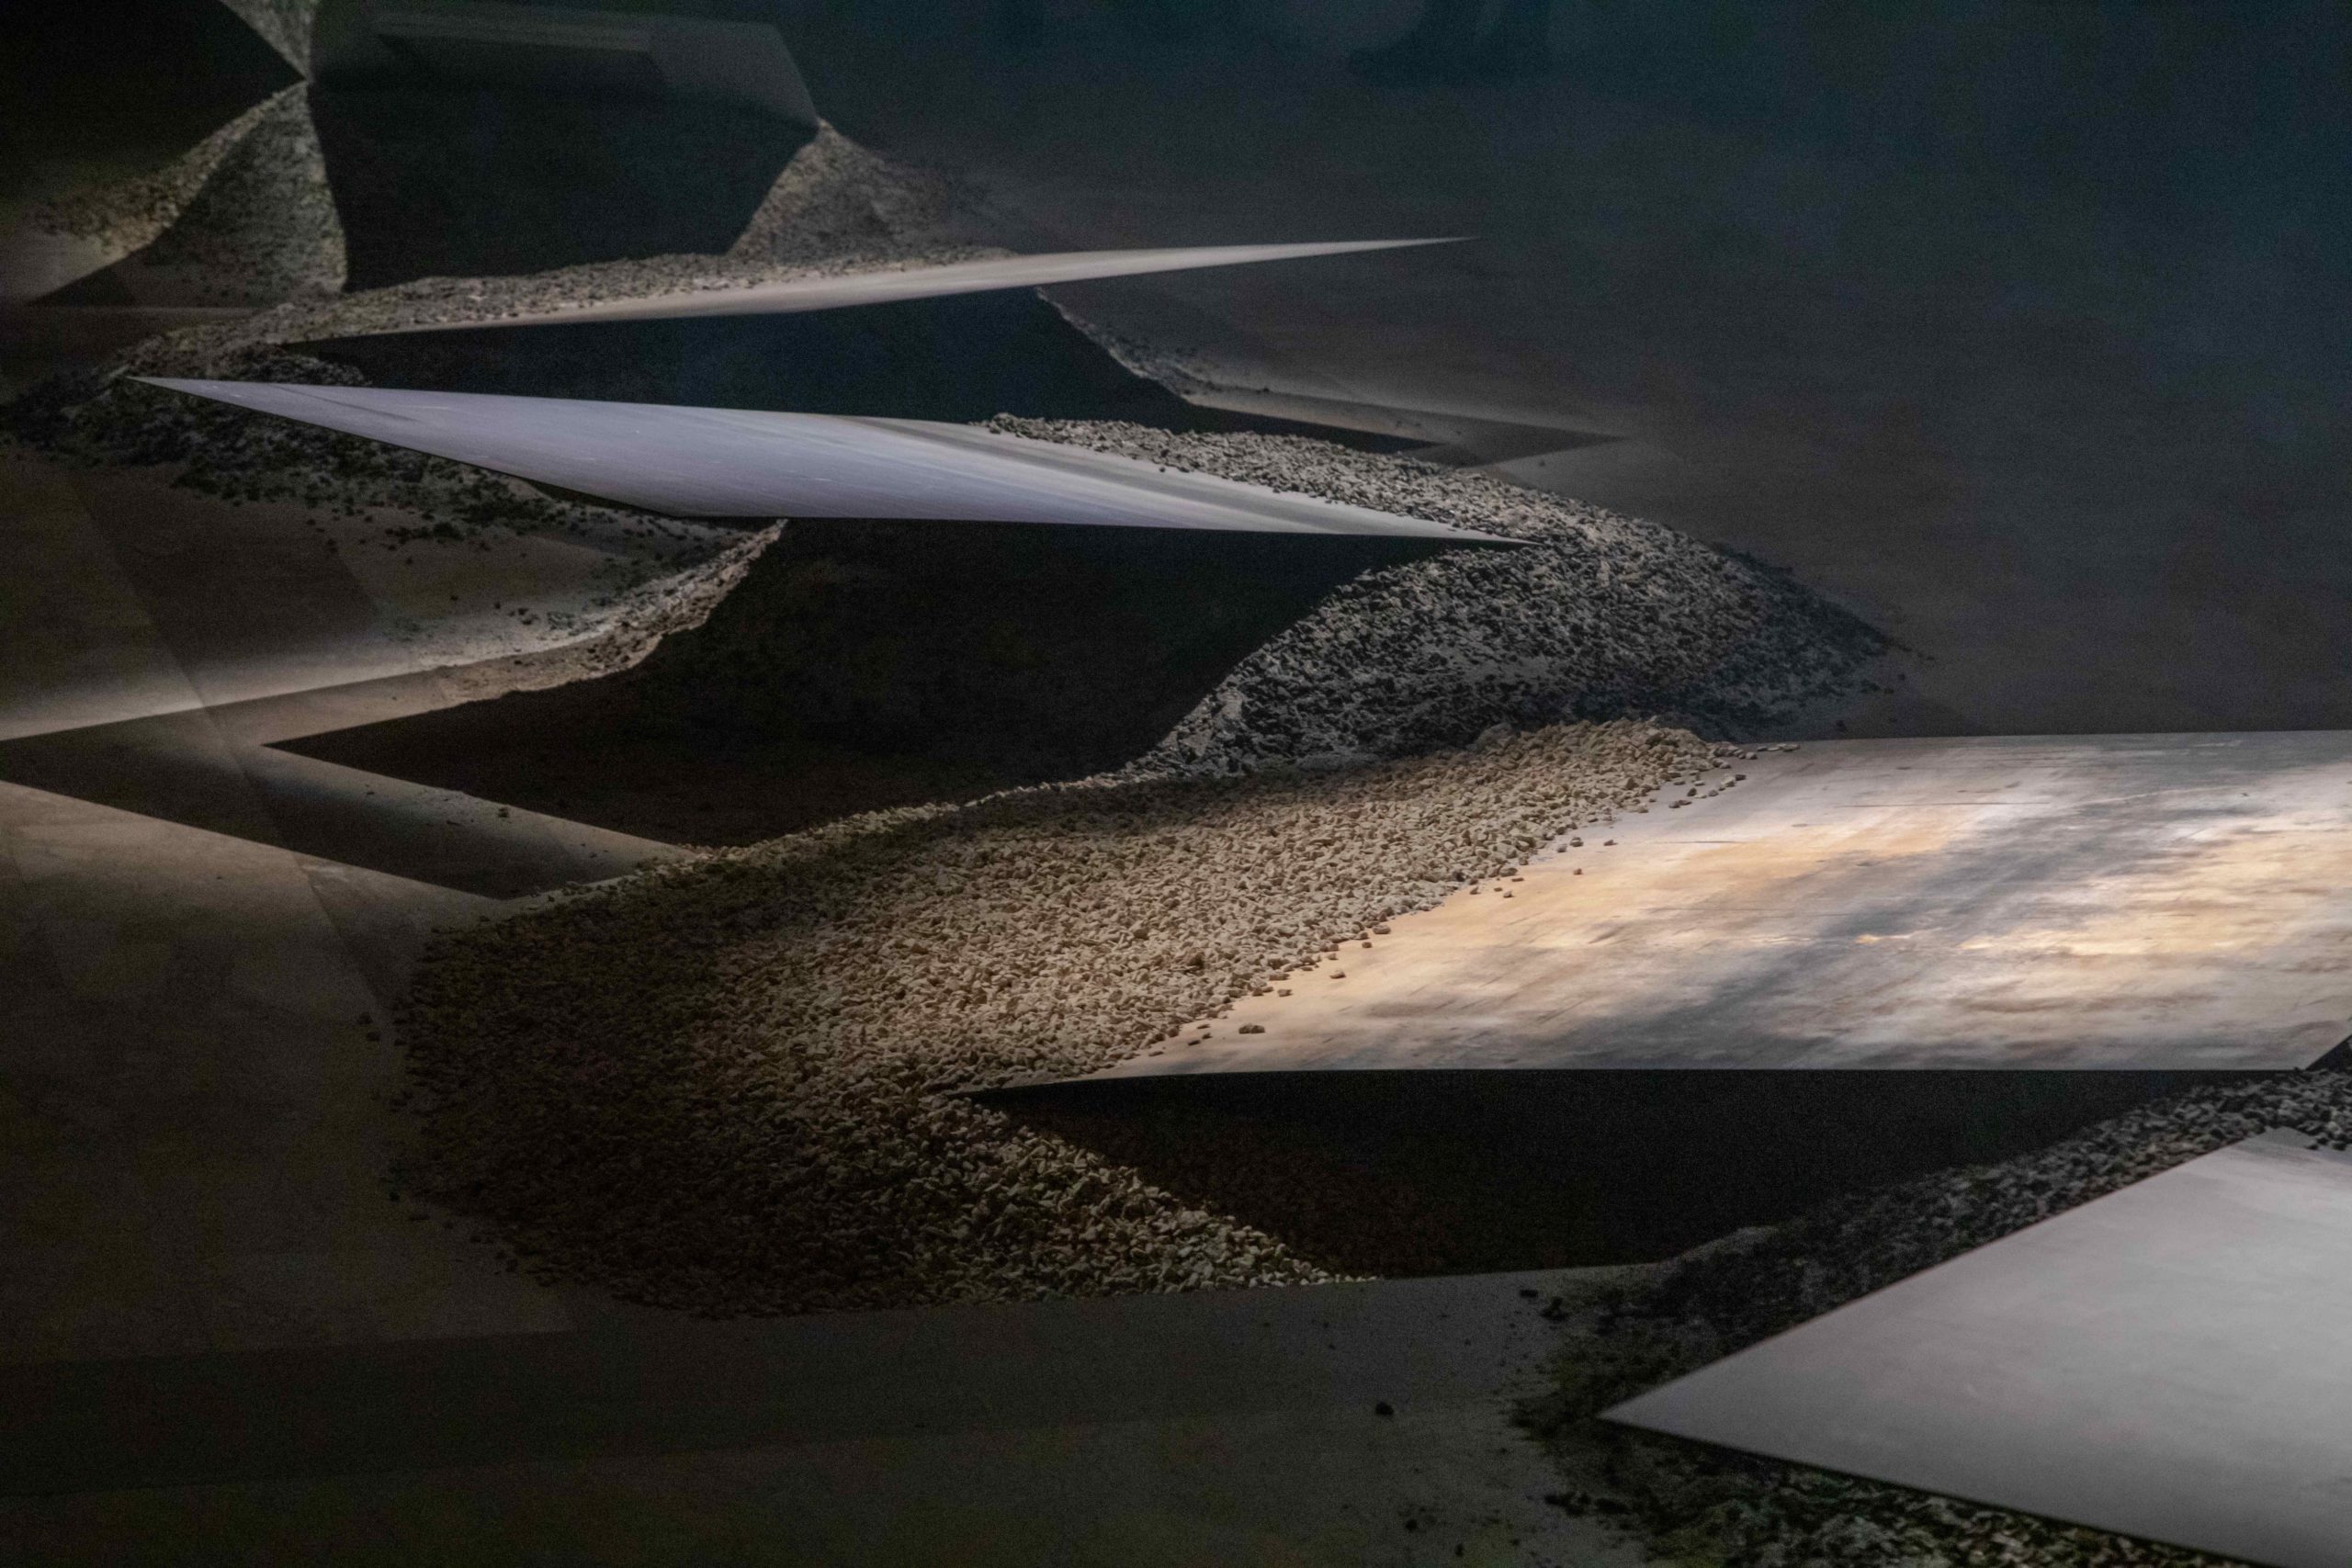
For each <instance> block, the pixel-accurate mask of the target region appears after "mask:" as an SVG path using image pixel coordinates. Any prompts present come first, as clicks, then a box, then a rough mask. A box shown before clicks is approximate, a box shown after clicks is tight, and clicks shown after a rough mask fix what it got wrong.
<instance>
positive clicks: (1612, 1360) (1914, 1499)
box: [1535, 1068, 2352, 1568]
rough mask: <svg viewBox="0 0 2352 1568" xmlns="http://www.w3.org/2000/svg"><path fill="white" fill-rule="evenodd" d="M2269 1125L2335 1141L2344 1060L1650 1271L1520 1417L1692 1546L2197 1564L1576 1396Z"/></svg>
mask: <svg viewBox="0 0 2352 1568" xmlns="http://www.w3.org/2000/svg"><path fill="white" fill-rule="evenodd" d="M2273 1127H2287V1128H2292V1129H2294V1130H2296V1131H2298V1132H2301V1133H2304V1134H2309V1135H2310V1136H2312V1137H2313V1138H2316V1139H2319V1140H2321V1141H2322V1142H2323V1143H2324V1144H2325V1145H2328V1146H2330V1147H2333V1148H2337V1149H2342V1148H2346V1147H2347V1146H2352V1073H2348V1072H2346V1071H2344V1070H2342V1069H2338V1068H2325V1069H2314V1070H2312V1071H2309V1072H2304V1073H2298V1074H2292V1075H2285V1076H2281V1077H2270V1078H2264V1079H2261V1080H2257V1081H2253V1082H2246V1083H2236V1084H2229V1085H2221V1086H2211V1085H2209V1086H2205V1087H2200V1088H2198V1089H2191V1090H2188V1091H2186V1092H2184V1093H2181V1094H2179V1095H2177V1096H2175V1097H2173V1098H2170V1099H2167V1100H2161V1101H2157V1102H2155V1103H2154V1104H2150V1105H2146V1106H2143V1107H2140V1108H2138V1109H2136V1110H2133V1111H2130V1112H2127V1113H2126V1114H2124V1115H2121V1116H2118V1117H2115V1118H2113V1119H2112V1120H2110V1121H2108V1122H2101V1123H2099V1124H2098V1125H2097V1126H2095V1127H2092V1128H2089V1129H2087V1130H2086V1131H2085V1132H2083V1133H2081V1134H2076V1135H2075V1136H2074V1137H2071V1138H2068V1139H2065V1140H2064V1141H2063V1142H2060V1143H2058V1144H2055V1145H2051V1146H2050V1147H2048V1148H2045V1149H2042V1150H2040V1151H2037V1152H2035V1153H2033V1154H2030V1155H2027V1156H2020V1157H2018V1158H2016V1159H2010V1160H2005V1161H2001V1162H1999V1163H1996V1164H1991V1165H1982V1166H1972V1167H1966V1168H1959V1169H1954V1170H1951V1171H1947V1172H1943V1173H1941V1174H1939V1175H1936V1176H1933V1177H1928V1178H1926V1179H1920V1180H1917V1181H1912V1182H1906V1183H1904V1184H1901V1185H1898V1186H1894V1187H1890V1188H1887V1189H1884V1190H1879V1191H1875V1192H1866V1193H1860V1194H1856V1195H1854V1196H1852V1197H1849V1198H1846V1199H1841V1200H1838V1201H1835V1202H1831V1203H1828V1204H1826V1205H1824V1206H1822V1207H1821V1208H1819V1209H1817V1210H1815V1211H1814V1212H1813V1213H1809V1214H1807V1215H1805V1216H1804V1217H1802V1218H1800V1219H1798V1220H1795V1221H1792V1222H1791V1223H1789V1224H1785V1225H1781V1226H1778V1227H1775V1228H1772V1229H1770V1230H1763V1231H1758V1232H1753V1233H1747V1234H1743V1235H1739V1236H1737V1237H1735V1238H1732V1239H1731V1240H1730V1241H1729V1242H1727V1243H1725V1244H1723V1245H1720V1246H1717V1247H1710V1248H1704V1249H1702V1250H1701V1251H1700V1252H1698V1253H1696V1254H1694V1255H1693V1256H1691V1258H1687V1259H1685V1260H1683V1261H1681V1262H1679V1263H1677V1264H1675V1265H1672V1266H1669V1267H1667V1268H1664V1269H1659V1270H1657V1271H1655V1272H1654V1273H1653V1274H1652V1275H1651V1276H1650V1277H1648V1278H1647V1279H1645V1280H1643V1281H1641V1282H1640V1283H1638V1284H1636V1285H1634V1286H1633V1287H1631V1288H1629V1289H1627V1290H1625V1291H1624V1292H1622V1293H1620V1294H1619V1295H1617V1296H1616V1297H1615V1298H1614V1299H1613V1300H1611V1302H1609V1303H1608V1304H1607V1306H1606V1308H1605V1310H1604V1311H1603V1312H1602V1313H1601V1314H1600V1316H1599V1317H1598V1319H1597V1320H1596V1321H1595V1322H1594V1323H1593V1324H1592V1325H1590V1332H1589V1336H1582V1337H1577V1338H1576V1339H1575V1340H1573V1341H1572V1342H1571V1344H1570V1345H1569V1347H1568V1348H1567V1349H1566V1354H1565V1355H1564V1358H1563V1360H1562V1387H1561V1393H1560V1395H1559V1397H1558V1399H1557V1400H1556V1401H1555V1402H1554V1403H1552V1404H1549V1405H1547V1406H1546V1407H1545V1408H1544V1409H1543V1410H1541V1411H1539V1412H1538V1413H1537V1414H1536V1417H1535V1420H1536V1425H1537V1426H1538V1427H1539V1428H1540V1429H1543V1430H1544V1431H1546V1432H1548V1433H1549V1434H1550V1435H1551V1436H1552V1437H1553V1438H1555V1439H1556V1440H1558V1441H1559V1442H1561V1443H1562V1444H1563V1446H1564V1448H1565V1449H1566V1451H1567V1452H1568V1454H1569V1456H1570V1460H1571V1464H1572V1466H1573V1467H1574V1468H1576V1469H1577V1470H1578V1471H1580V1472H1583V1473H1585V1474H1588V1475H1592V1474H1598V1475H1600V1476H1601V1477H1603V1478H1604V1479H1605V1480H1606V1482H1607V1483H1609V1485H1610V1487H1611V1492H1612V1494H1613V1495H1612V1497H1611V1509H1612V1511H1614V1510H1615V1509H1624V1510H1626V1511H1627V1512H1626V1517H1627V1518H1628V1521H1629V1524H1630V1525H1631V1526H1632V1527H1633V1528H1635V1529H1638V1530H1639V1531H1640V1533H1642V1534H1643V1535H1645V1537H1646V1538H1647V1539H1649V1540H1651V1541H1652V1542H1654V1543H1655V1544H1657V1546H1659V1547H1660V1548H1662V1549H1666V1550H1668V1551H1676V1552H1682V1553H1686V1554H1688V1555H1690V1556H1691V1557H1692V1558H1694V1559H1695V1560H1697V1561H1702V1562H1758V1563H1789V1564H1797V1563H1845V1562H1852V1563H1873V1564H1913V1563H1917V1564H1921V1565H1923V1568H1924V1565H1928V1564H1934V1565H1938V1568H1942V1565H1946V1564H1950V1565H1954V1568H1961V1565H1966V1568H1974V1565H1977V1564H1985V1565H1993V1564H2000V1565H2004V1568H2006V1565H2008V1564H2028V1563H2030V1564H2036V1565H2043V1564H2052V1565H2059V1568H2105V1565H2110V1564H2112V1565H2117V1568H2120V1565H2123V1564H2143V1563H2145V1564H2179V1565H2188V1564H2207V1565H2210V1564H2214V1563H2217V1562H2219V1561H2220V1560H2218V1559H2215V1558H2211V1557H2209V1556H2205V1555H2203V1554H2199V1553H2196V1552H2190V1551H2180V1550H2175V1549H2169V1548H2162V1547H2156V1546H2151V1545H2148V1544H2145V1543H2143V1542H2139V1541H2127V1540H2120V1539H2119V1538H2117V1537H2113V1536H2109V1535H2106V1534H2104V1533H2102V1532H2099V1531H2096V1530H2088V1529H2076V1528H2073V1527H2068V1526H2062V1525H2055V1524H2052V1523H2050V1522H2048V1521H2046V1520H2041V1519H2033V1518H2027V1517H2021V1516H2018V1515H2015V1514H2009V1513H2006V1512H2003V1511H2002V1510H1999V1509H1996V1508H1987V1507H1981V1506H1974V1505H1971V1504H1964V1503H1958V1502H1953V1501H1951V1500H1949V1499H1945V1498H1939V1497H1933V1496H1929V1495H1926V1494H1923V1493H1917V1492H1912V1491H1908V1490H1905V1489H1904V1488H1900V1487H1893V1486H1886V1485H1882V1484H1879V1483H1872V1482H1865V1481H1859V1480H1854V1479H1850V1478H1848V1477H1844V1476H1837V1475H1830V1474H1826V1473H1824V1472H1817V1471H1810V1470H1802V1469H1798V1468H1796V1467H1793V1466H1789V1465H1783V1464H1778V1463H1774V1462H1772V1461H1764V1460H1757V1459H1750V1458H1747V1457H1745V1456H1740V1455H1736V1454H1731V1453H1727V1452H1722V1451H1718V1450H1704V1449H1701V1448H1699V1447H1697V1446H1695V1445H1685V1444H1679V1443H1674V1442H1671V1441H1668V1440H1667V1439H1662V1438H1650V1437H1645V1436H1642V1435H1639V1434H1634V1433H1628V1432H1622V1431H1619V1430H1617V1429H1615V1428H1610V1427H1602V1426H1600V1424H1599V1423H1597V1422H1594V1421H1592V1420H1591V1419H1590V1416H1591V1415H1592V1413H1593V1412H1595V1411H1598V1410H1601V1409H1604V1408H1606V1407H1607V1406H1608V1405H1610V1404H1614V1403H1615V1402H1616V1401H1618V1400H1620V1399H1623V1398H1625V1397H1627V1396H1629V1395H1631V1394H1634V1393H1639V1392H1641V1391H1643V1390H1645V1389H1648V1388H1651V1387H1654V1386H1656V1385H1657V1384H1658V1383H1660V1382H1666V1381H1667V1380H1668V1379H1670V1378H1674V1377H1678V1376H1679V1375H1681V1374H1682V1373H1683V1372H1686V1371H1693V1370H1695V1369H1696V1368H1698V1367H1701V1366H1703V1365H1705V1364H1707V1363H1708V1362H1710V1361H1713V1360H1715V1359H1719V1358H1721V1357H1723V1356H1726V1355H1729V1354H1730V1353H1732V1352H1733V1351H1735V1350H1737V1349H1740V1348H1744V1347H1746V1346H1747V1345H1751V1344H1754V1343H1756V1342H1757V1341H1758V1340H1760V1339H1764V1338H1767V1337H1770V1336H1771V1335H1774V1334H1777V1333H1780V1332H1781V1331H1782V1330H1783V1329H1787V1328H1792V1327H1794V1326H1795V1325H1798V1324H1800V1323H1804V1322H1808V1321H1810V1320H1812V1319H1813V1318H1815V1317H1818V1316H1819V1315H1821V1314H1823V1313H1826V1312H1828V1311H1829V1310H1831V1309H1832V1308H1834V1307H1838V1306H1841V1305H1843V1304H1844V1303H1847V1302H1849V1301H1852V1300H1854V1299H1856V1298H1857V1297H1860V1296H1862V1295H1866V1294H1868V1293H1869V1292H1872V1291H1875V1290H1879V1289H1882V1288H1883V1287H1885V1286H1887V1285H1891V1284H1894V1282H1896V1281H1897V1280H1904V1279H1907V1278H1909V1277H1910V1276H1912V1275H1914V1274H1917V1273H1918V1272H1919V1271H1920V1270H1922V1269H1928V1268H1931V1267H1933V1266H1934V1265H1936V1264H1938V1263H1941V1262H1943V1261H1945V1260H1946V1259H1948V1258H1955V1257H1958V1256H1959V1255H1960V1254H1962V1253H1963V1252H1967V1251H1970V1250H1972V1249H1973V1248H1975V1247H1983V1246H1985V1245H1986V1244H1988V1243H1991V1242H1994V1241H1997V1240H1999V1239H2000V1238H2001V1237H2003V1236H2006V1235H2010V1234H2012V1233H2014V1232H2016V1231H2019V1230H2022V1229H2024V1228H2025V1227H2026V1226H2028V1225H2030V1224H2035V1223H2037V1222H2038V1221H2041V1220H2044V1219H2047V1218H2049V1217H2051V1216H2052V1215H2053V1214H2057V1213H2064V1211H2066V1210H2068V1209H2072V1208H2075V1207H2076V1206H2078V1205H2080V1204H2083V1203H2086V1202H2088V1201H2091V1200H2092V1199H2095V1198H2098V1197H2101V1196H2104V1195H2105V1194H2107V1193H2109V1192H2112V1191H2115V1190H2117V1189H2119V1188H2121V1187H2125V1186H2129V1185H2130V1184H2131V1183H2132V1182H2134V1181H2138V1180H2142V1179H2145V1178H2147V1177H2150V1176H2154V1175H2155V1174H2156V1173H2157V1172H2159V1171H2162V1170H2166V1169H2169V1168H2172V1167H2174V1166H2177V1165H2180V1164H2183V1163H2185V1162H2186V1161H2188V1160H2191V1159H2194V1158H2196V1157H2198V1156H2200V1155H2204V1154H2210V1153H2211V1152H2212V1151H2213V1150H2215V1149H2218V1148H2222V1147H2223V1146H2225V1145H2230V1144H2233V1143H2236V1142H2238V1141H2239V1140H2241V1139H2244V1138H2247V1137H2251V1136H2253V1135H2254V1134H2257V1133H2260V1132H2263V1131H2265V1130H2266V1129H2268V1128H2273Z"/></svg>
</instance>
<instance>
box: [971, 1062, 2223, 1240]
mask: <svg viewBox="0 0 2352 1568" xmlns="http://www.w3.org/2000/svg"><path fill="white" fill-rule="evenodd" d="M2246 1076H2248V1075H2245V1074H2220V1073H2215V1074H2199V1073H2177V1072H2049V1073H2033V1072H1866V1071H1832V1072H1804V1071H1781V1072H1772V1071H1758V1072H1747V1071H1712V1070H1710V1071H1682V1072H1649V1071H1613V1070H1611V1071H1588V1072H1575V1071H1569V1072H1516V1071H1513V1072H1476V1071H1468V1072H1326V1073H1235V1074H1227V1075H1219V1076H1190V1077H1167V1078H1121V1079H1105V1080H1099V1081H1092V1082H1080V1083H1069V1084H1055V1085H1047V1086H1044V1087H1039V1088H1031V1089H1010V1090H1002V1091H998V1092H995V1093H991V1094H987V1095H983V1096H981V1097H980V1098H981V1100H983V1101H984V1102H985V1103H988V1104H989V1105H992V1106H994V1107H996V1108H997V1109H999V1110H1001V1111H1006V1112H1008V1113H1009V1114H1011V1115H1012V1116H1013V1117H1014V1118H1015V1120H1017V1121H1019V1122H1023V1123H1024V1124H1026V1125H1029V1126H1034V1127H1036V1128H1039V1129H1041V1130H1043V1131H1046V1132H1049V1133H1053V1134H1057V1135H1058V1136H1061V1137H1064V1138H1068V1139H1069V1140H1070V1141H1071V1142H1073V1143H1077V1144H1080V1145H1084V1146H1086V1147H1088V1148H1090V1149H1093V1150H1095V1151H1097V1152H1098V1153H1100V1154H1102V1155H1103V1156H1104V1157H1105V1158H1107V1159H1110V1160H1113V1161H1114V1162H1116V1163H1118V1164H1121V1165H1127V1166H1132V1167H1134V1168H1136V1169H1137V1170H1139V1171H1140V1172H1141V1173H1142V1174H1143V1176H1144V1177H1145V1179H1148V1180H1149V1181H1152V1182H1154V1183H1156V1184H1157V1185H1159V1186H1161V1187H1164V1188H1166V1189H1168V1190H1170V1191H1172V1192H1175V1193H1177V1194H1178V1195H1179V1196H1181V1197H1183V1198H1185V1199H1188V1200H1191V1201H1195V1202H1198V1203H1201V1204H1202V1205H1204V1206H1205V1207H1208V1208H1211V1209H1215V1210H1217V1211H1219V1212H1221V1213H1228V1214H1232V1215H1234V1216H1236V1217H1238V1218H1239V1219H1241V1220H1243V1221H1244V1222H1247V1223H1249V1224H1254V1225H1257V1226H1258V1227H1260V1228H1261V1229H1263V1230H1265V1231H1267V1232H1269V1233H1270V1234H1272V1235H1276V1236H1279V1237H1281V1238H1282V1239H1283V1241H1285V1242H1287V1243H1289V1244H1290V1245H1292V1246H1293V1247H1296V1248H1297V1249H1298V1250H1300V1251H1302V1252H1304V1253H1306V1255H1307V1256H1309V1257H1311V1258H1315V1259H1316V1260H1317V1261H1318V1262H1321V1263H1323V1264H1325V1265H1326V1266H1328V1267H1331V1268H1334V1269H1342V1270H1346V1271H1349V1272H1360V1273H1366V1274H1385V1275H1400V1274H1437V1273H1473V1272H1480V1271H1487V1270H1500V1269H1543V1268H1560V1267H1579V1266H1584V1265H1590V1264H1611V1263H1632V1262H1645V1261H1650V1260H1655V1259H1658V1258H1670V1257H1673V1256H1674V1255H1675V1254H1677V1253H1679V1252H1681V1251H1684V1250H1685V1249H1687V1248H1689V1247H1694V1246H1697V1245H1698V1244H1699V1243H1701V1242H1704V1241H1708V1240H1711V1239H1713V1238H1714V1237H1717V1236H1721V1235H1726V1234H1728V1233H1729V1232H1732V1231H1735V1230H1737V1229H1739V1228H1741V1227H1742V1226H1745V1225H1756V1224H1772V1223H1775V1222H1778V1221H1781V1220H1784V1219H1787V1218H1789V1217H1791V1216H1792V1215H1794V1214H1797V1213H1802V1212H1803V1211H1804V1210H1805V1209H1807V1208H1809V1207H1811V1206H1812V1205H1814V1204H1816V1203H1819V1202H1821V1201H1824V1200H1826V1199H1828V1198H1832V1197H1835V1196H1837V1195H1838V1194H1840V1193H1846V1192H1852V1191H1858V1190H1865V1189H1869V1188H1872V1187H1878V1186H1883V1185H1885V1184H1887V1183H1891V1182H1896V1181H1902V1180H1905V1179H1909V1178H1912V1177H1917V1176H1921V1175H1925V1174H1927V1173H1928V1172H1930V1171H1934V1170H1938V1169H1941V1168H1946V1167H1950V1166H1956V1165H1970V1164H1976V1163H1981V1162H1985V1161H1989V1160H1996V1159H2003V1158H2007V1157H2009V1156H2015V1155H2018V1154H2022V1153H2025V1152H2027V1151H2030V1150H2032V1149H2035V1148H2039V1147H2041V1146H2043V1145H2048V1144H2051V1143H2052V1142H2055V1141H2056V1140H2058V1139H2060V1138H2063V1137H2064V1136H2065V1135H2066V1134H2069V1133H2072V1132H2074V1131H2075V1130H2077V1129H2079V1128H2082V1127H2085V1126H2087V1125H2089V1124H2090V1123H2092V1122H2098V1121H2101V1120H2103V1119H2105V1118H2107V1117H2109V1116H2113V1115H2116V1114H2117V1113H2119V1112H2120V1111H2125V1110H2128V1109H2130V1108H2131V1107H2132V1106H2134V1105H2137V1104H2140V1103H2142V1102H2143V1101H2147V1100H2155V1099H2158V1098H2160V1097H2162V1096H2165V1095H2168V1094H2172V1093H2176V1092H2177V1091H2180V1090H2182V1089H2188V1088H2191V1087H2193V1086H2195V1085H2197V1084H2199V1083H2206V1082H2216V1081H2222V1080H2226V1079H2233V1078H2238V1077H2246Z"/></svg>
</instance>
